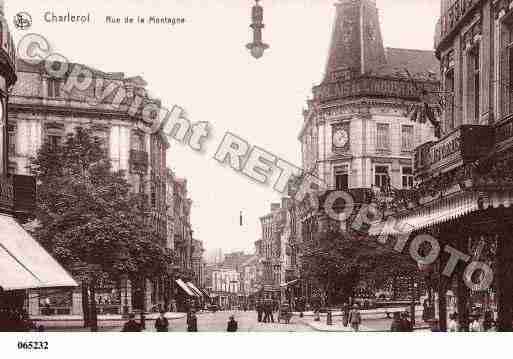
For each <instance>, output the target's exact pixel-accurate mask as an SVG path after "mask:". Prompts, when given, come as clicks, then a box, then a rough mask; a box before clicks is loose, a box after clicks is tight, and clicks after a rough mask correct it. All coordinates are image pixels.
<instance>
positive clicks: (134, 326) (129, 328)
mask: <svg viewBox="0 0 513 359" xmlns="http://www.w3.org/2000/svg"><path fill="white" fill-rule="evenodd" d="M122 331H123V332H141V331H142V326H141V324H140V323H137V322H136V321H135V314H134V313H130V314H129V315H128V322H126V323H125V325H124V326H123V330H122Z"/></svg>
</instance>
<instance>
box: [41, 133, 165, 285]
mask: <svg viewBox="0 0 513 359" xmlns="http://www.w3.org/2000/svg"><path fill="white" fill-rule="evenodd" d="M31 171H32V174H33V175H34V176H35V177H36V180H37V210H36V218H37V222H38V224H39V225H38V226H37V227H36V229H35V231H34V235H35V236H36V238H37V239H38V240H39V241H40V243H41V244H42V245H43V246H44V247H45V248H46V249H47V250H48V251H49V252H50V253H51V254H53V255H54V257H55V258H56V259H57V260H58V261H59V262H60V263H62V264H63V265H64V266H65V267H66V268H68V269H69V270H73V268H74V267H75V266H76V265H77V264H78V265H80V264H82V265H83V264H85V265H93V266H95V268H99V271H101V272H102V273H103V274H105V275H107V276H108V277H110V278H111V279H116V278H119V276H120V275H122V274H126V275H129V276H130V277H136V276H142V275H146V276H152V275H158V274H162V273H164V272H165V271H166V270H167V266H168V264H171V262H172V254H171V253H170V252H169V251H167V250H166V249H165V248H163V247H162V246H160V243H162V240H163V239H162V238H159V236H158V235H157V233H156V232H155V231H154V229H153V227H152V226H151V225H150V224H149V221H148V216H147V213H148V210H149V208H148V201H147V199H146V198H145V197H144V196H143V195H135V194H133V193H132V192H131V187H130V184H129V183H128V182H127V180H126V177H125V174H124V173H123V172H121V171H120V172H114V171H112V166H111V163H110V160H109V158H108V156H107V154H106V151H104V148H103V143H102V142H101V140H100V139H99V138H96V137H94V136H93V134H92V132H91V131H90V130H88V129H83V128H77V129H76V130H75V132H74V133H72V134H69V135H68V136H67V137H66V139H65V141H64V143H63V144H61V145H59V146H57V147H54V146H52V145H50V144H49V143H46V144H44V145H43V146H42V148H41V149H40V151H39V152H38V155H37V157H36V158H35V159H33V161H32V167H31Z"/></svg>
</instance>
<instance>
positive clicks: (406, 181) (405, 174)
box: [402, 167, 413, 189]
mask: <svg viewBox="0 0 513 359" xmlns="http://www.w3.org/2000/svg"><path fill="white" fill-rule="evenodd" d="M402 180H403V189H412V188H413V168H412V167H403V168H402Z"/></svg>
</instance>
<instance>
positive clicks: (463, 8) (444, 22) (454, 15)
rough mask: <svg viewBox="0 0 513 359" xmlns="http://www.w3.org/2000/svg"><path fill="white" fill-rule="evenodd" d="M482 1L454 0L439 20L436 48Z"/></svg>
mask: <svg viewBox="0 0 513 359" xmlns="http://www.w3.org/2000/svg"><path fill="white" fill-rule="evenodd" d="M480 2H481V1H480V0H454V1H453V2H452V5H451V6H450V7H449V8H448V9H447V10H446V11H445V12H444V13H443V15H442V17H441V18H440V19H439V20H438V23H437V26H436V33H435V48H436V49H438V47H439V46H440V45H441V44H442V43H443V42H444V41H445V40H446V39H447V38H448V36H449V35H451V34H452V33H453V31H454V30H455V29H457V28H458V27H459V26H460V25H461V23H462V22H463V20H464V19H466V18H467V17H468V16H469V15H470V14H471V12H472V10H473V9H474V7H475V6H476V5H477V4H479V3H480Z"/></svg>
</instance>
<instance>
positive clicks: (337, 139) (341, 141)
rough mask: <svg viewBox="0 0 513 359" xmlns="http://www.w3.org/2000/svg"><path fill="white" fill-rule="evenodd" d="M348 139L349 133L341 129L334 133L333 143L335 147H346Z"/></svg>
mask: <svg viewBox="0 0 513 359" xmlns="http://www.w3.org/2000/svg"><path fill="white" fill-rule="evenodd" d="M348 141H349V135H348V134H347V132H346V131H345V130H343V129H339V130H337V131H335V133H334V134H333V144H334V145H335V147H344V146H345V145H346V144H347V142H348Z"/></svg>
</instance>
